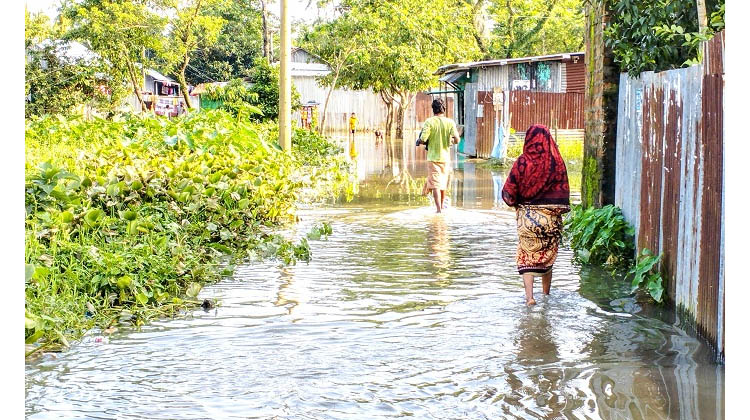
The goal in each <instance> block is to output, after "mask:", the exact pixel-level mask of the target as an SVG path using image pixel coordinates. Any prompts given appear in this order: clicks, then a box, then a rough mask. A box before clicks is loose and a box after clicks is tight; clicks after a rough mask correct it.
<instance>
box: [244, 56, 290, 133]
mask: <svg viewBox="0 0 750 420" xmlns="http://www.w3.org/2000/svg"><path fill="white" fill-rule="evenodd" d="M248 80H249V82H250V88H249V90H250V92H252V93H254V94H256V95H258V103H257V104H256V105H258V107H259V108H260V110H261V111H262V112H263V117H262V118H261V117H259V116H254V117H253V118H254V119H256V120H258V121H260V120H261V119H264V118H268V119H272V120H275V119H277V118H278V117H279V68H278V67H274V66H271V65H270V64H268V62H267V61H266V60H265V59H264V58H257V59H256V60H255V63H254V66H253V68H252V69H251V70H250V77H248ZM300 106H301V103H300V94H299V92H297V89H296V88H295V87H294V86H292V109H293V110H294V109H299V107H300Z"/></svg>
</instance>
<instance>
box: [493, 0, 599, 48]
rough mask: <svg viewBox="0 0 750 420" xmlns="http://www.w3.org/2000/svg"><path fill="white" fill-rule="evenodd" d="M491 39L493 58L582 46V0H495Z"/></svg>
mask: <svg viewBox="0 0 750 420" xmlns="http://www.w3.org/2000/svg"><path fill="white" fill-rule="evenodd" d="M489 12H490V16H491V17H492V20H493V21H494V22H496V24H495V26H494V28H493V29H492V37H491V39H490V52H491V54H490V55H491V56H492V57H494V58H501V57H526V56H533V55H545V54H556V53H562V52H575V51H582V50H583V28H584V16H583V1H582V0H513V1H512V2H511V1H507V0H494V1H491V2H490V7H489Z"/></svg>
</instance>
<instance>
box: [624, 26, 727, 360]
mask: <svg viewBox="0 0 750 420" xmlns="http://www.w3.org/2000/svg"><path fill="white" fill-rule="evenodd" d="M704 48H705V49H704V51H705V53H704V57H705V59H704V63H703V64H702V65H696V66H692V67H689V68H684V69H677V70H670V71H665V72H661V73H653V72H646V73H643V74H641V76H640V77H639V78H638V79H631V78H629V77H628V76H627V75H626V74H623V75H621V76H620V94H619V103H618V121H617V162H616V168H617V169H616V172H617V173H616V193H615V204H616V205H618V206H619V207H621V208H622V210H623V214H624V215H625V217H626V219H627V220H628V221H629V222H631V223H632V224H633V225H634V226H635V227H636V232H637V233H636V235H637V244H638V249H639V250H641V249H643V248H649V249H650V250H652V251H653V252H654V253H662V255H663V259H662V263H661V271H662V274H663V276H664V278H665V280H667V293H668V296H669V299H670V300H672V301H673V302H674V303H675V304H676V305H677V307H678V308H679V309H680V310H681V311H682V312H683V313H684V314H686V315H687V320H688V321H689V322H691V323H692V322H693V321H694V322H695V326H696V329H697V331H698V333H699V334H701V335H702V336H703V337H704V338H706V339H707V340H708V341H709V342H710V343H711V344H712V345H714V346H715V348H716V350H717V355H718V357H719V358H723V354H724V334H723V333H724V267H723V260H724V232H723V223H722V222H723V213H724V199H723V197H724V188H723V187H724V182H723V174H724V167H723V163H724V159H723V147H724V137H723V127H724V126H723V92H724V79H723V51H724V33H723V32H721V33H719V34H717V35H716V36H715V37H714V38H713V39H712V40H711V41H709V42H708V43H706V45H705V46H704Z"/></svg>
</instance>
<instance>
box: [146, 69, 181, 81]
mask: <svg viewBox="0 0 750 420" xmlns="http://www.w3.org/2000/svg"><path fill="white" fill-rule="evenodd" d="M146 75H147V76H151V77H153V78H154V79H156V80H158V81H160V82H171V83H177V82H176V81H174V80H173V79H170V78H169V77H167V76H165V75H163V74H161V73H159V72H158V71H156V70H154V69H146Z"/></svg>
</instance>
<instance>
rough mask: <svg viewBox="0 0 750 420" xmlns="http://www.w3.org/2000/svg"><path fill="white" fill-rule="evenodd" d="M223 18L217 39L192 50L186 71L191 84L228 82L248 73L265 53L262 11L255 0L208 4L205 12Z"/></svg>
mask: <svg viewBox="0 0 750 420" xmlns="http://www.w3.org/2000/svg"><path fill="white" fill-rule="evenodd" d="M203 13H204V14H205V15H207V16H216V17H219V18H222V19H223V20H224V25H223V26H222V28H221V31H220V33H219V35H218V39H217V41H216V42H214V43H211V44H208V45H206V46H205V47H204V48H200V49H198V50H196V51H194V52H193V54H191V56H190V64H189V65H188V67H187V69H186V71H185V77H186V79H187V81H188V83H191V84H198V83H205V82H213V81H225V80H231V79H238V78H242V77H246V76H248V70H249V69H251V68H252V67H253V63H254V62H255V59H256V58H258V57H260V56H261V55H262V49H263V35H262V29H261V14H260V11H259V10H258V8H257V6H256V3H255V2H250V1H225V2H218V3H213V4H209V5H207V6H206V7H205V10H204V12H203Z"/></svg>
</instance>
